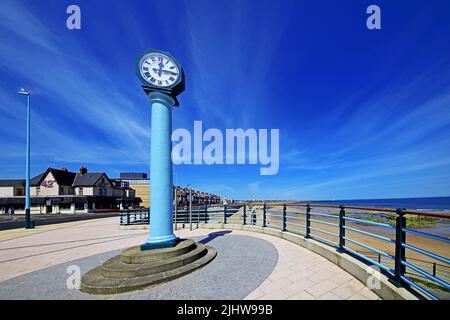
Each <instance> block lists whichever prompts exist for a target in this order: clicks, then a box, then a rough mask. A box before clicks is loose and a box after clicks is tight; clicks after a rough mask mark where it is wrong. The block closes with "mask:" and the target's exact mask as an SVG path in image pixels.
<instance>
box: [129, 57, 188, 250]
mask: <svg viewBox="0 0 450 320" xmlns="http://www.w3.org/2000/svg"><path fill="white" fill-rule="evenodd" d="M136 71H137V75H138V77H139V79H140V80H141V81H142V88H143V89H144V92H145V93H146V94H147V96H148V98H149V100H150V104H151V108H152V110H151V118H152V119H151V149H150V183H151V192H150V228H149V229H150V231H149V237H148V239H147V241H146V242H145V243H144V244H142V245H141V250H148V249H159V248H169V247H173V246H174V245H175V244H176V243H177V241H178V239H177V237H176V236H175V234H174V232H173V211H172V203H173V198H172V197H173V180H172V158H171V152H172V141H171V134H172V109H173V108H174V107H175V106H178V105H179V103H178V101H177V98H176V97H177V95H178V94H180V93H181V92H183V91H184V72H183V69H182V67H181V65H180V64H179V63H178V62H177V61H176V60H175V59H174V58H173V57H172V56H171V55H170V54H169V53H168V52H163V51H159V50H149V51H146V52H144V53H143V54H141V55H140V56H139V57H138V60H137V70H136Z"/></svg>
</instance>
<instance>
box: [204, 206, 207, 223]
mask: <svg viewBox="0 0 450 320" xmlns="http://www.w3.org/2000/svg"><path fill="white" fill-rule="evenodd" d="M203 218H204V219H205V223H208V205H205V216H204V217H203Z"/></svg>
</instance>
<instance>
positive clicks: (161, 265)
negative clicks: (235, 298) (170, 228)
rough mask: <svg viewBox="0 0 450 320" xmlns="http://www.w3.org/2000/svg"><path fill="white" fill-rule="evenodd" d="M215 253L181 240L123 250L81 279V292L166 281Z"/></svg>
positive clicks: (110, 291)
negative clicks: (158, 246)
mask: <svg viewBox="0 0 450 320" xmlns="http://www.w3.org/2000/svg"><path fill="white" fill-rule="evenodd" d="M216 255H217V251H216V250H215V249H214V248H211V247H208V246H205V245H204V244H202V243H199V242H194V241H192V240H181V241H180V242H178V243H177V244H176V245H175V246H174V247H172V248H164V249H154V250H144V251H141V249H140V246H137V247H133V248H130V249H126V250H124V251H123V252H122V253H121V254H120V255H119V256H116V257H114V258H111V259H109V260H107V261H106V262H104V263H103V264H102V265H101V266H99V267H97V268H95V269H93V270H91V271H89V272H88V273H86V274H85V275H84V276H83V277H82V278H81V287H80V290H81V291H82V292H86V293H91V294H117V293H123V292H128V291H134V290H139V289H144V288H147V287H150V286H153V285H156V284H159V283H162V282H167V281H170V280H173V279H176V278H179V277H181V276H183V275H186V274H188V273H190V272H193V271H194V270H197V269H199V268H201V267H203V266H204V265H206V264H208V263H209V262H210V261H211V260H213V259H214V258H215V257H216Z"/></svg>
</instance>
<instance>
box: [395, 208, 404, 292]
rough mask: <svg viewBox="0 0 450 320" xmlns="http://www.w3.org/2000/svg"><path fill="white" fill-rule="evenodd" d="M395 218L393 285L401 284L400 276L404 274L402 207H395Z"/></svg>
mask: <svg viewBox="0 0 450 320" xmlns="http://www.w3.org/2000/svg"><path fill="white" fill-rule="evenodd" d="M396 213H397V218H396V219H395V273H394V281H395V285H397V286H402V282H403V281H402V278H401V277H402V276H404V274H405V269H406V268H405V266H404V265H403V264H402V261H405V247H404V246H403V245H402V244H403V243H405V242H406V232H405V231H403V229H404V228H406V218H405V217H404V215H403V210H402V209H400V208H399V209H397V210H396Z"/></svg>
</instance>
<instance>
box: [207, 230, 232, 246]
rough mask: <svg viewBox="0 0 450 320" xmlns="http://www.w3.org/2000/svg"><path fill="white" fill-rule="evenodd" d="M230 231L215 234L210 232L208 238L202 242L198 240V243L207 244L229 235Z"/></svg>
mask: <svg viewBox="0 0 450 320" xmlns="http://www.w3.org/2000/svg"><path fill="white" fill-rule="evenodd" d="M231 232H232V231H231V230H224V231H216V232H211V233H210V234H208V236H207V237H206V238H204V239H202V240H200V241H199V242H200V243H203V244H207V243H208V242H210V241H212V240H214V239H215V238H217V237H222V236H224V235H226V234H228V233H231Z"/></svg>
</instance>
